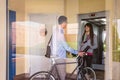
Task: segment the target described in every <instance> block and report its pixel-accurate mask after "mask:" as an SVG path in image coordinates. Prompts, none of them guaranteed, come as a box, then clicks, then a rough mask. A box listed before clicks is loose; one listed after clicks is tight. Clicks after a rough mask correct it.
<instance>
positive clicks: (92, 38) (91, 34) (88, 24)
mask: <svg viewBox="0 0 120 80" xmlns="http://www.w3.org/2000/svg"><path fill="white" fill-rule="evenodd" d="M85 27H89V28H90V40H91V45H93V44H94V32H93V26H92V24H91V23H86V24H85V26H84V28H85ZM85 33H86V30H84V33H83V35H82V42H83V40H84V37H85Z"/></svg>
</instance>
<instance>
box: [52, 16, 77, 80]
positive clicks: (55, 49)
mask: <svg viewBox="0 0 120 80" xmlns="http://www.w3.org/2000/svg"><path fill="white" fill-rule="evenodd" d="M66 27H67V17H65V16H60V17H59V18H58V26H55V28H54V30H53V34H52V41H51V51H52V56H54V57H57V59H56V60H55V62H56V63H61V62H62V63H63V62H64V63H65V58H66V51H68V52H70V53H73V54H78V51H77V50H74V49H72V48H71V47H69V45H68V44H67V42H66V40H65V36H64V29H65V28H66ZM57 69H58V72H59V74H60V78H61V80H65V76H66V70H65V65H59V66H57Z"/></svg>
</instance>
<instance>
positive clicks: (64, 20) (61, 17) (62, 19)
mask: <svg viewBox="0 0 120 80" xmlns="http://www.w3.org/2000/svg"><path fill="white" fill-rule="evenodd" d="M63 22H67V17H66V16H60V17H59V18H58V24H62V23H63Z"/></svg>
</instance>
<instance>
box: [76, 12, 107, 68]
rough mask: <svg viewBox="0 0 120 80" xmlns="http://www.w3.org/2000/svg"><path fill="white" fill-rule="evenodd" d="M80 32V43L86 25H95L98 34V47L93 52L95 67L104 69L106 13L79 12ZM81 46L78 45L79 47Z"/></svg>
mask: <svg viewBox="0 0 120 80" xmlns="http://www.w3.org/2000/svg"><path fill="white" fill-rule="evenodd" d="M78 20H79V33H78V43H80V42H81V37H82V34H83V32H84V25H85V24H86V23H91V24H92V25H93V30H94V34H95V35H97V42H98V48H97V49H95V50H94V52H93V68H94V69H98V70H104V66H105V54H106V15H105V12H104V11H102V12H95V13H88V14H79V15H78ZM79 47H80V46H79V45H78V48H79Z"/></svg>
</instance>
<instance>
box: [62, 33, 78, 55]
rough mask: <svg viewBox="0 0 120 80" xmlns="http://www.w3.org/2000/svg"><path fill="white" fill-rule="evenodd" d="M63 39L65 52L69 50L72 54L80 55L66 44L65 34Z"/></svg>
mask: <svg viewBox="0 0 120 80" xmlns="http://www.w3.org/2000/svg"><path fill="white" fill-rule="evenodd" d="M61 38H62V41H61V45H62V46H63V47H64V49H65V50H67V51H68V52H70V53H72V54H78V51H77V50H75V49H73V48H71V47H70V46H69V45H68V44H67V42H66V40H65V38H64V34H63V35H62V37H61Z"/></svg>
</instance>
